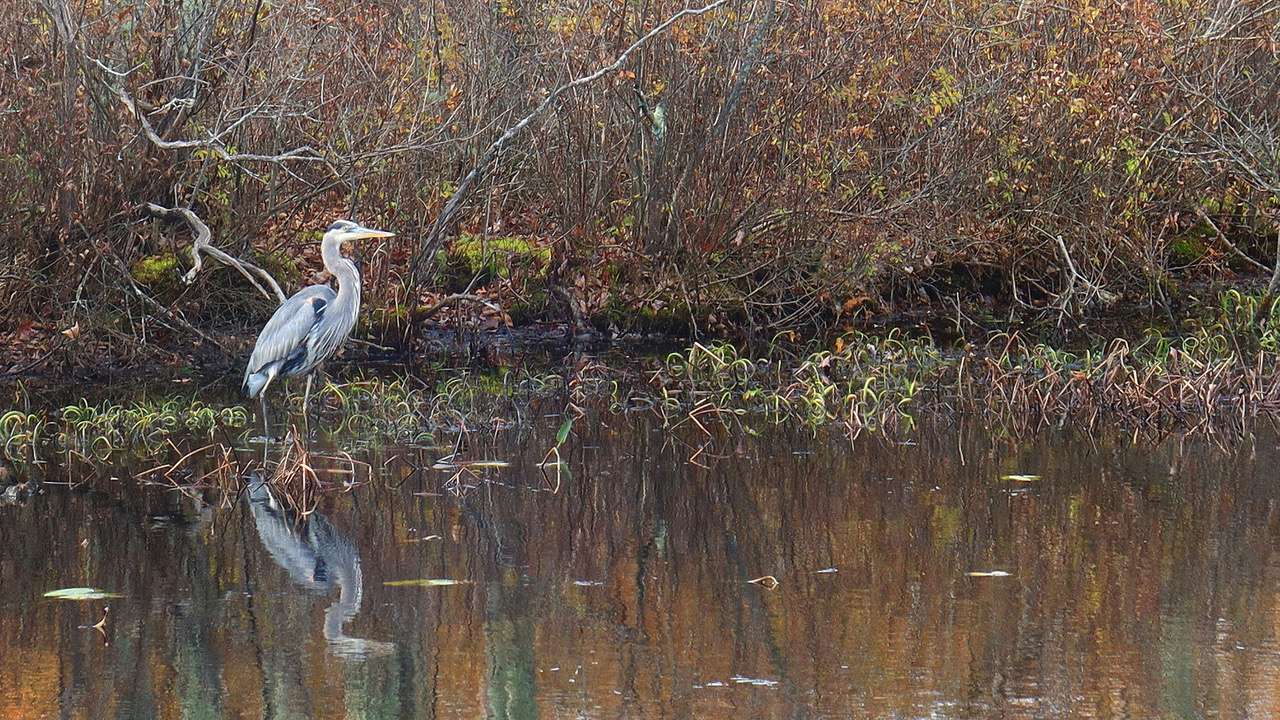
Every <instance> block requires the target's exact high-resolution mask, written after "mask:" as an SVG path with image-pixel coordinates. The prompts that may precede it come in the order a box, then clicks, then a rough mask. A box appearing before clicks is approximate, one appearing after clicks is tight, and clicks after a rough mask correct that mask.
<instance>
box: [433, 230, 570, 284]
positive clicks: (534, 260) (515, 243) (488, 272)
mask: <svg viewBox="0 0 1280 720" xmlns="http://www.w3.org/2000/svg"><path fill="white" fill-rule="evenodd" d="M439 257H440V259H439V260H438V261H437V262H439V264H440V270H441V271H442V274H443V275H444V281H445V284H446V285H447V286H448V287H449V289H451V290H455V291H456V290H460V289H462V288H465V287H466V286H467V285H468V284H470V282H471V280H472V278H477V277H478V278H479V279H478V281H477V282H478V284H479V285H480V286H484V285H488V284H489V283H492V282H494V281H495V280H499V279H501V280H507V279H511V278H513V277H522V278H524V279H536V280H542V279H543V278H545V277H546V275H547V270H548V268H549V267H550V266H551V248H550V247H548V246H546V245H534V244H533V243H531V242H529V241H528V240H526V239H524V238H519V237H514V236H512V237H491V238H487V239H486V238H482V237H480V236H478V235H471V234H469V233H463V234H462V235H461V236H460V237H458V239H457V240H454V241H453V244H452V245H451V246H450V247H449V249H448V250H447V251H445V252H444V253H443V254H442V255H441V256H439Z"/></svg>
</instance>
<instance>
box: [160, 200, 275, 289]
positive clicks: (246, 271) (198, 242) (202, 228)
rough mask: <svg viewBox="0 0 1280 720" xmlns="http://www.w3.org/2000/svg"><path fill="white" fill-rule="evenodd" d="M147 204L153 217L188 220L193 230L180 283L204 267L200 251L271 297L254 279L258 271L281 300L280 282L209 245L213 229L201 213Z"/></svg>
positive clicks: (189, 278) (192, 276)
mask: <svg viewBox="0 0 1280 720" xmlns="http://www.w3.org/2000/svg"><path fill="white" fill-rule="evenodd" d="M146 207H147V211H148V212H150V213H151V214H152V215H154V216H156V217H162V218H174V217H181V218H182V219H184V220H186V221H187V224H188V225H190V226H191V229H192V231H193V233H194V234H193V235H192V239H191V269H190V270H188V271H187V272H186V274H185V275H183V276H182V282H184V283H186V284H187V285H190V284H191V283H193V282H195V279H196V273H198V272H200V269H201V268H202V267H203V266H204V262H203V260H201V258H200V254H201V253H205V254H208V255H211V256H213V257H214V258H216V259H217V260H220V261H221V262H222V263H223V264H224V265H229V266H231V267H233V268H235V269H236V270H239V271H240V274H241V275H244V276H245V279H247V280H248V281H249V282H250V284H252V285H253V286H254V287H255V288H257V289H258V292H260V293H262V295H263V297H265V298H267V299H268V300H270V299H271V293H269V292H267V289H266V288H264V287H263V286H262V284H261V283H259V282H258V280H257V278H255V277H254V274H257V275H258V276H259V277H261V278H262V280H263V282H265V283H266V284H267V285H268V286H270V287H271V290H272V292H274V293H275V299H276V300H277V301H278V302H280V303H284V301H285V294H284V291H283V290H281V289H280V284H279V283H277V282H276V279H275V278H273V277H271V273H269V272H267V271H266V270H263V269H262V268H260V267H258V266H257V265H254V264H253V263H251V262H247V261H245V260H240V259H237V258H234V257H231V256H230V255H228V254H227V253H225V252H223V251H221V250H219V249H218V248H216V247H214V246H213V245H212V244H210V241H211V240H212V239H213V232H212V231H211V230H209V226H208V225H205V224H204V221H203V220H201V219H200V216H198V215H196V214H195V213H194V212H192V211H191V210H188V209H187V208H167V207H161V206H159V205H156V204H155V203H147V205H146Z"/></svg>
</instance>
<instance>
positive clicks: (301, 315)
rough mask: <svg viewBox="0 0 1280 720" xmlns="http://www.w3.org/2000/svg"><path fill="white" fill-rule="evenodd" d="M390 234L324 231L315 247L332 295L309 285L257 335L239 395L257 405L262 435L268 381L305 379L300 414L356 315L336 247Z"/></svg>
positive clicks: (349, 272)
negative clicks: (334, 282) (317, 374)
mask: <svg viewBox="0 0 1280 720" xmlns="http://www.w3.org/2000/svg"><path fill="white" fill-rule="evenodd" d="M392 235H393V233H389V232H384V231H382V230H372V229H370V228H367V227H363V226H361V225H358V224H356V223H353V222H351V221H350V220H338V221H335V222H334V223H333V224H332V225H330V226H329V229H328V230H327V231H326V232H325V234H324V239H323V240H322V241H321V242H320V256H321V257H322V258H324V268H325V270H328V271H329V273H330V274H331V275H333V277H334V279H335V280H337V282H338V292H336V293H335V292H334V291H333V290H332V289H331V288H330V287H329V286H328V285H311V286H309V287H306V288H303V289H302V290H299V291H298V292H297V293H295V294H294V295H293V297H291V298H289V299H288V300H286V301H284V303H283V304H281V305H280V307H278V308H276V312H275V314H274V315H272V316H271V319H270V320H268V321H267V325H266V327H264V328H262V332H261V333H259V334H258V342H257V343H255V344H254V346H253V354H252V355H250V356H249V364H248V366H247V367H245V369H244V390H245V392H246V393H248V394H249V397H255V396H256V397H259V398H260V399H261V401H262V432H263V434H264V435H267V434H269V431H268V430H267V398H266V391H267V387H268V386H269V385H271V381H273V380H275V379H276V378H277V377H279V376H281V375H284V376H285V377H291V376H297V375H306V376H307V389H306V392H305V393H304V394H303V396H302V414H303V416H304V417H305V416H306V414H307V403H308V402H309V401H310V400H311V380H312V377H313V375H312V372H313V371H314V370H315V369H316V367H317V366H318V365H320V363H322V362H324V361H325V360H328V359H329V357H330V356H331V355H333V354H334V353H335V352H337V350H338V348H340V347H342V344H343V343H344V342H346V340H347V336H348V335H350V334H351V329H352V328H354V327H355V325H356V316H357V315H359V313H360V272H359V271H358V270H356V266H355V263H353V262H351V261H350V260H348V259H346V258H344V257H342V243H343V242H346V241H350V240H360V239H363V238H386V237H391V236H392Z"/></svg>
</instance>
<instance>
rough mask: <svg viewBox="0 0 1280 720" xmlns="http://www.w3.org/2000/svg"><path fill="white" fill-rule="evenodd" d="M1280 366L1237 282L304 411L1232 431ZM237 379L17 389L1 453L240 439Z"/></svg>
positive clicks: (482, 381) (590, 366) (486, 381)
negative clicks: (985, 324) (1115, 329)
mask: <svg viewBox="0 0 1280 720" xmlns="http://www.w3.org/2000/svg"><path fill="white" fill-rule="evenodd" d="M1277 368H1280V302H1271V303H1269V304H1264V303H1262V301H1260V300H1259V299H1258V298H1256V297H1252V296H1248V295H1243V294H1240V293H1227V294H1224V295H1223V296H1222V297H1221V298H1220V302H1219V306H1218V309H1217V311H1216V313H1215V315H1214V317H1212V318H1211V319H1209V320H1208V321H1206V322H1204V323H1201V324H1199V325H1196V326H1194V327H1192V328H1189V329H1188V331H1187V332H1185V333H1184V334H1183V335H1182V336H1181V337H1178V338H1171V337H1167V336H1165V335H1162V334H1157V333H1148V334H1146V335H1145V336H1135V337H1129V338H1113V339H1110V340H1106V341H1102V342H1098V343H1096V344H1093V345H1091V346H1088V347H1085V348H1082V349H1079V350H1071V351H1068V350H1061V349H1058V348H1055V347H1053V346H1051V345H1048V344H1046V343H1043V342H1036V341H1032V340H1029V339H1027V338H1025V337H1023V336H1021V335H1019V334H1009V333H1000V334H994V335H992V336H989V337H988V338H986V339H985V340H984V341H983V342H982V343H980V344H979V343H974V342H966V343H963V344H960V345H956V346H952V347H946V346H943V345H940V344H939V343H937V342H935V341H934V340H932V339H931V338H930V337H928V336H924V335H912V334H909V333H907V332H904V331H900V330H897V329H893V330H889V331H887V332H883V333H880V334H872V333H865V332H853V333H847V334H845V335H842V336H840V337H838V338H836V339H835V341H834V342H833V343H832V344H831V346H830V347H827V348H823V349H818V350H811V351H808V352H796V350H795V349H794V348H787V347H784V346H774V347H773V348H771V349H770V351H769V352H765V353H759V354H753V353H751V352H749V351H747V350H745V349H743V348H741V347H739V346H737V345H734V344H731V343H727V342H722V341H718V342H707V343H697V342H695V343H692V344H691V345H689V346H687V347H685V348H683V349H680V350H678V351H674V352H667V353H654V354H651V355H648V356H640V355H637V354H636V353H633V352H620V353H612V354H611V353H610V351H609V350H608V349H607V348H604V349H601V350H600V351H598V352H594V353H592V352H583V351H580V352H575V353H571V354H567V355H560V356H558V357H552V356H551V355H548V354H541V355H537V356H536V359H534V354H532V353H531V354H529V355H527V356H524V357H523V358H521V357H516V358H515V362H514V364H513V365H511V366H503V365H497V366H495V365H492V364H483V363H482V364H481V366H480V367H461V368H458V367H444V366H443V365H433V366H430V367H425V368H424V367H419V368H416V369H414V370H413V371H409V370H407V369H406V368H403V367H397V366H386V367H383V368H380V369H379V370H378V371H370V370H367V369H356V368H355V367H353V366H348V367H346V368H340V369H339V372H338V374H337V375H336V376H335V377H334V378H332V379H331V380H330V381H328V382H326V383H325V384H323V385H322V386H321V388H320V390H319V392H318V393H317V395H316V398H315V402H314V405H313V410H314V413H313V418H312V420H311V422H314V424H315V426H316V430H315V431H314V432H318V433H328V434H341V435H344V436H353V437H364V438H370V439H374V440H376V441H379V442H424V441H432V440H434V439H436V438H438V437H442V436H449V437H453V436H456V435H457V434H458V433H463V434H465V433H472V432H476V431H478V430H483V431H493V432H501V431H503V430H506V429H509V428H513V427H516V428H518V427H521V426H525V425H528V424H529V423H530V422H531V420H532V419H534V418H537V417H542V416H546V415H555V416H559V417H562V418H564V420H563V422H564V423H565V428H566V429H565V430H564V432H566V433H567V432H570V431H571V430H572V426H573V424H574V423H575V422H578V419H579V418H581V417H583V416H584V415H588V414H591V413H612V414H625V413H652V414H655V415H657V416H659V417H660V418H661V426H662V427H665V428H668V429H670V430H672V431H679V430H680V429H681V428H684V429H689V430H692V431H694V432H697V433H701V434H703V435H705V436H707V437H711V436H713V435H715V434H717V433H718V432H722V431H723V432H728V433H746V434H757V433H759V432H760V431H761V430H762V429H763V428H765V427H767V426H778V425H790V426H798V427H803V428H809V429H812V430H817V429H818V428H822V427H827V426H835V427H839V428H842V429H843V430H844V431H845V432H846V433H847V434H848V435H850V436H857V435H859V434H862V433H865V432H872V433H886V434H890V435H897V434H903V433H910V432H911V431H912V430H913V428H914V427H915V425H916V422H917V420H918V418H919V417H920V416H921V415H922V414H928V415H947V414H972V413H979V414H981V416H982V417H983V418H984V419H985V420H986V421H987V422H988V423H990V424H992V425H998V426H1000V427H1004V428H1007V429H1009V430H1013V431H1033V430H1035V429H1037V428H1040V427H1043V426H1045V425H1050V424H1054V425H1061V424H1066V423H1071V424H1077V425H1081V426H1084V427H1086V428H1097V427H1101V426H1106V425H1114V426H1119V427H1123V428H1126V429H1138V430H1148V431H1156V432H1162V431H1177V430H1224V429H1230V430H1240V429H1242V428H1243V427H1244V426H1245V425H1246V424H1247V423H1249V422H1250V421H1251V420H1252V419H1256V418H1280V377H1277ZM237 377H238V376H237ZM235 379H236V378H235V377H231V376H222V377H217V378H212V379H209V380H208V381H207V382H205V383H204V384H201V383H200V382H196V381H191V380H187V381H183V382H179V383H178V384H176V385H175V384H173V383H172V382H170V381H169V380H167V379H161V380H159V381H157V382H155V383H152V384H150V385H146V384H143V385H141V386H139V387H140V389H138V390H136V391H131V392H120V391H119V390H118V386H116V387H110V388H106V387H104V388H101V389H99V390H98V391H97V392H96V393H85V392H83V388H82V387H80V386H75V387H58V386H56V385H53V386H46V387H44V388H43V389H41V390H39V391H33V390H32V389H31V388H29V387H27V386H24V385H20V384H19V385H15V386H14V387H13V389H12V391H11V393H10V394H9V398H7V404H8V407H7V408H4V411H3V412H0V454H3V456H4V457H5V458H7V459H8V460H10V461H14V462H39V461H40V460H41V456H42V455H43V454H47V453H49V452H66V451H68V450H73V451H75V452H78V453H81V454H85V455H101V456H106V455H110V454H112V453H114V452H117V451H119V450H120V449H122V448H130V449H132V450H133V451H135V452H143V453H146V452H151V451H155V450H157V449H159V448H162V447H164V446H166V445H167V444H172V438H173V437H175V436H179V435H181V436H183V437H188V438H190V437H204V438H209V439H210V440H213V439H220V440H229V439H231V438H235V437H243V436H245V435H246V434H248V433H252V432H255V431H256V430H255V429H254V428H255V423H254V418H255V417H256V415H257V411H256V408H250V407H249V406H248V405H247V404H246V403H245V402H244V401H243V399H242V398H240V397H238V395H236V394H235V392H236V391H235V389H234V385H235V384H236V383H235V382H234V380H235ZM175 388H178V389H177V390H175ZM295 390H296V388H295ZM90 396H94V397H97V398H98V399H96V400H93V401H90V400H88V399H86V398H87V397H90ZM272 402H273V409H272V414H273V415H274V416H275V419H276V420H277V421H278V422H280V423H294V424H297V425H303V424H305V423H306V422H307V420H306V419H304V418H301V416H300V415H299V411H300V404H301V402H300V398H299V397H298V395H297V393H294V394H292V395H289V396H287V397H285V396H281V395H276V396H274V397H273V398H272ZM258 427H260V426H258Z"/></svg>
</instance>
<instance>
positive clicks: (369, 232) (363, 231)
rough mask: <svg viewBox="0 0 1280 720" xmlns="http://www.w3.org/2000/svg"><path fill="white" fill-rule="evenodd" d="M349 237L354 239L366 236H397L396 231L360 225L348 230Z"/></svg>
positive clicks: (361, 238)
mask: <svg viewBox="0 0 1280 720" xmlns="http://www.w3.org/2000/svg"><path fill="white" fill-rule="evenodd" d="M347 237H350V238H351V239H353V240H363V239H364V238H389V237H395V233H392V232H387V231H386V230H374V229H373V228H367V227H358V228H355V229H353V230H348V231H347Z"/></svg>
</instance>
